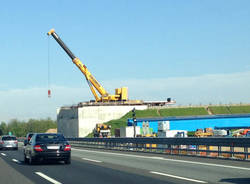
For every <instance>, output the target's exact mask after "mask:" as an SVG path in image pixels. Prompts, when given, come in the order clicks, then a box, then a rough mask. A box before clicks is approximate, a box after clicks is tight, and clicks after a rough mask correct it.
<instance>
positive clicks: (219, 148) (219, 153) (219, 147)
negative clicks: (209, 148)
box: [218, 146, 221, 157]
mask: <svg viewBox="0 0 250 184" xmlns="http://www.w3.org/2000/svg"><path fill="white" fill-rule="evenodd" d="M218 157H221V146H218Z"/></svg>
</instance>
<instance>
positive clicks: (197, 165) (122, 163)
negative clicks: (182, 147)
mask: <svg viewBox="0 0 250 184" xmlns="http://www.w3.org/2000/svg"><path fill="white" fill-rule="evenodd" d="M71 154H72V162H71V164H70V165H65V164H64V163H63V162H49V163H48V162H45V163H41V164H35V165H28V164H25V163H24V162H23V149H22V147H20V148H19V150H18V151H6V150H5V151H3V150H0V183H5V184H8V183H10V184H20V183H25V184H30V183H48V184H51V183H54V184H60V183H66V184H67V183H68V184H73V183H84V184H85V183H86V184H89V183H91V184H92V183H93V184H97V183H98V184H100V183H101V184H106V183H107V184H111V183H119V184H123V183H124V184H125V183H126V184H130V183H131V184H133V183H139V184H149V183H153V184H158V183H159V184H160V183H223V184H224V183H229V184H241V183H246V184H247V183H248V184H249V183H250V162H248V161H235V160H222V159H212V158H211V159H210V158H197V157H181V156H169V155H162V154H147V153H134V152H120V151H105V150H90V149H80V148H73V149H72V153H71Z"/></svg>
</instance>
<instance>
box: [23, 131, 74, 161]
mask: <svg viewBox="0 0 250 184" xmlns="http://www.w3.org/2000/svg"><path fill="white" fill-rule="evenodd" d="M43 160H51V161H53V160H54V161H64V162H65V164H70V163H71V146H70V145H69V143H68V141H67V140H66V139H65V138H64V136H63V135H62V134H56V133H35V134H34V135H33V136H32V138H31V140H30V141H29V142H28V143H27V145H26V146H25V147H24V162H25V163H29V164H33V163H34V162H41V161H43Z"/></svg>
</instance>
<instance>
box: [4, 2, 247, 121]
mask: <svg viewBox="0 0 250 184" xmlns="http://www.w3.org/2000/svg"><path fill="white" fill-rule="evenodd" d="M0 17H1V29H0V49H1V58H0V60H1V62H0V73H1V77H0V95H1V96H0V103H1V104H0V105H1V108H0V121H1V118H2V120H4V121H8V120H10V119H11V118H20V119H27V118H46V117H51V118H53V119H55V118H56V116H55V111H56V110H55V109H56V108H58V107H60V106H62V105H66V104H67V105H70V104H72V103H78V102H80V101H87V100H90V99H92V98H93V97H92V95H91V93H90V90H89V89H88V86H87V83H86V81H85V79H84V77H83V76H82V74H81V73H80V71H78V69H77V68H76V67H75V66H74V65H73V64H72V62H71V60H70V58H69V57H68V56H67V55H66V54H65V52H64V51H63V50H62V49H61V48H60V47H59V45H58V44H57V43H56V42H55V40H53V38H50V39H49V40H48V38H47V35H46V33H47V32H48V31H49V30H50V29H51V28H55V30H56V32H57V33H58V35H59V36H60V37H61V38H62V40H64V42H65V43H66V44H67V45H68V47H69V48H70V49H71V50H72V52H73V53H74V54H75V55H76V56H77V57H79V58H80V59H81V60H82V62H83V63H84V64H86V66H87V67H88V68H89V70H90V71H91V72H92V74H93V75H94V76H95V77H96V78H97V79H98V80H99V82H100V83H101V84H103V86H104V87H105V88H107V90H108V91H109V92H110V93H113V92H114V91H113V90H114V89H115V88H117V87H121V86H128V87H129V95H130V98H131V99H138V98H139V99H141V98H143V99H144V100H165V99H166V98H167V97H172V98H174V99H175V100H176V101H177V103H178V104H182V105H184V104H190V103H192V104H200V103H202V104H206V103H230V102H233V103H239V102H243V103H249V99H250V94H248V92H247V91H249V90H250V87H249V82H248V81H249V80H248V79H249V78H248V77H250V54H249V53H250V36H249V35H250V34H249V33H250V24H249V22H250V1H248V0H246V1H243V0H239V1H236V0H234V1H232V0H220V1H216V0H215V1H213V0H207V1H205V0H204V1H202V0H196V1H185V0H179V1H173V0H172V1H170V0H156V1H153V0H151V1H150V0H134V1H132V0H127V1H126V0H106V1H102V0H98V1H97V0H96V1H95V0H91V1H85V0H82V1H80V0H79V1H73V0H72V1H66V0H64V1H63V0H61V1H59V0H58V1H56V0H55V1H46V0H44V1H3V2H1V7H0ZM48 43H49V45H50V49H49V50H50V70H51V90H52V98H51V99H47V88H48V87H47V86H48V84H47V83H48V77H47V73H48ZM201 94H202V95H201ZM1 101H2V102H1ZM3 104H4V106H3ZM38 106H39V108H38ZM6 113H7V115H6Z"/></svg>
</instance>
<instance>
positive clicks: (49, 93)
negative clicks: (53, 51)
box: [48, 36, 51, 98]
mask: <svg viewBox="0 0 250 184" xmlns="http://www.w3.org/2000/svg"><path fill="white" fill-rule="evenodd" d="M49 40H50V38H49V36H48V98H50V97H51V91H50V41H49Z"/></svg>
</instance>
